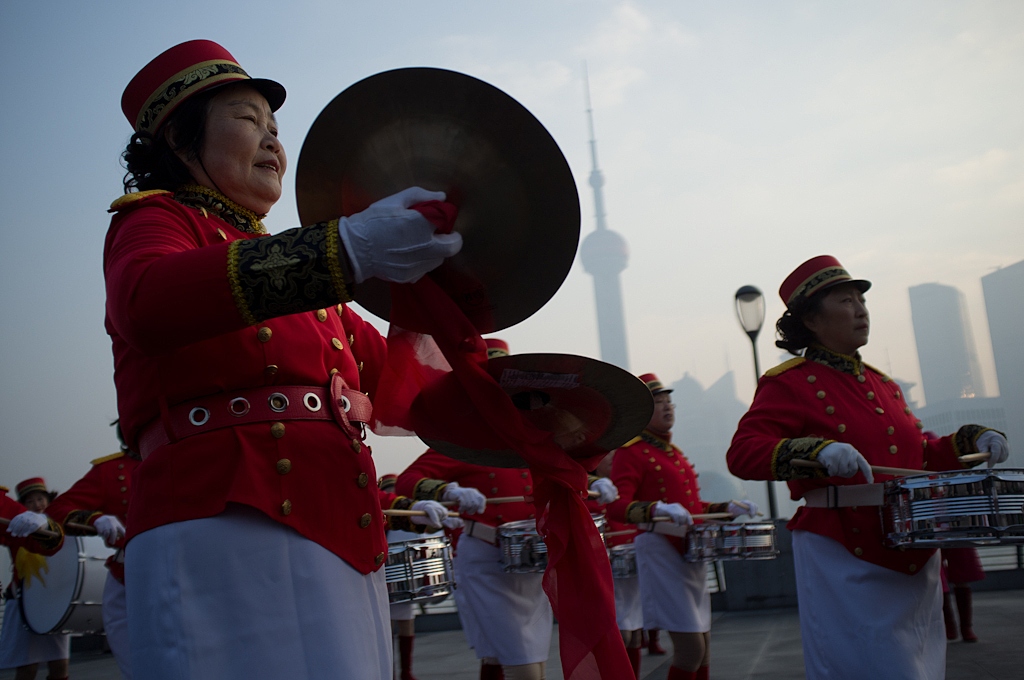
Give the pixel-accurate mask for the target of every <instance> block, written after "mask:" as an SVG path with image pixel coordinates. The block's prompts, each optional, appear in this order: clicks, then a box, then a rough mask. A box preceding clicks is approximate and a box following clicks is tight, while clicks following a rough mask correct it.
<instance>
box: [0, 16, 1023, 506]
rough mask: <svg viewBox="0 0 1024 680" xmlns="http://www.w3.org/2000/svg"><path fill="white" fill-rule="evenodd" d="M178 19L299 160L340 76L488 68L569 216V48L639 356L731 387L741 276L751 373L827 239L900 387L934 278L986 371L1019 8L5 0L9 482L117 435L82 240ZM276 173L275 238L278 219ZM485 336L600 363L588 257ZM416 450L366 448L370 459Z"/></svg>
mask: <svg viewBox="0 0 1024 680" xmlns="http://www.w3.org/2000/svg"><path fill="white" fill-rule="evenodd" d="M194 38H208V39H212V40H216V41H218V42H220V43H222V44H223V45H225V46H226V47H227V48H228V49H229V50H230V51H231V52H232V53H233V54H234V55H235V57H236V58H237V59H238V60H239V61H240V62H241V64H242V66H243V67H244V68H245V69H246V70H247V71H249V73H250V74H254V75H256V76H264V77H268V78H273V79H276V80H278V81H280V82H282V83H283V84H284V85H285V86H286V87H287V88H288V101H287V102H286V104H285V106H284V107H283V108H282V109H281V111H280V112H279V113H278V119H279V122H280V127H281V137H282V140H283V142H284V144H285V147H286V148H287V149H288V151H289V152H290V159H291V166H292V168H293V169H294V168H295V167H296V164H297V162H298V156H299V149H300V148H301V145H302V140H303V139H304V137H305V134H306V131H307V130H308V129H309V127H310V125H311V123H312V122H313V120H314V119H315V117H316V115H317V114H318V113H319V112H320V110H321V109H322V108H323V107H324V106H325V105H326V104H327V102H329V101H330V100H331V99H332V98H333V97H334V96H335V95H337V94H338V93H339V92H340V91H342V90H343V89H345V88H346V87H347V86H348V85H350V84H352V83H353V82H356V81H358V80H360V79H362V78H364V77H366V76H369V75H372V74H373V73H376V72H379V71H382V70H387V69H391V68H398V67H404V66H437V67H443V68H448V69H453V70H457V71H461V72H464V73H468V74H471V75H473V76H476V77H478V78H481V79H484V80H486V81H488V82H490V83H492V84H494V85H496V86H497V87H499V88H501V89H503V90H505V91H506V92H508V93H509V94H510V95H512V96H513V97H515V98H516V99H518V100H519V101H520V102H522V103H523V104H524V105H525V106H526V107H527V108H528V109H530V111H532V112H533V113H534V115H536V116H537V118H539V119H540V121H541V122H542V123H544V125H545V126H547V128H548V130H549V131H550V132H551V134H552V135H553V136H554V138H555V139H556V141H557V142H558V143H559V145H560V146H561V148H562V151H563V153H564V154H565V156H566V157H567V159H568V161H569V164H570V166H571V167H572V169H573V172H574V173H575V176H576V180H577V184H578V185H579V190H580V198H581V203H582V209H583V210H582V212H583V231H584V233H587V232H589V231H590V230H591V229H593V223H594V221H593V207H592V206H593V202H592V195H591V193H590V188H589V186H588V184H587V177H588V174H589V172H590V159H589V153H588V147H587V128H586V118H585V114H584V103H583V85H582V70H583V68H582V64H583V62H584V61H586V62H587V64H588V66H589V71H590V88H591V95H592V100H593V105H594V109H595V113H594V118H595V124H596V129H597V138H598V148H599V157H600V163H601V167H602V169H603V171H604V174H605V178H606V185H605V198H606V206H607V214H608V223H609V226H610V227H611V228H612V229H614V230H616V231H618V232H619V233H620V234H622V235H623V236H624V237H625V238H626V240H627V241H628V243H629V247H630V251H631V258H630V265H629V268H628V269H627V270H626V271H625V273H624V275H623V277H622V285H623V293H624V300H625V306H626V319H627V323H628V326H629V330H628V341H629V350H630V360H631V363H632V369H633V370H634V371H635V372H637V373H642V372H646V371H655V372H657V373H658V374H659V375H660V376H661V377H662V379H663V380H664V381H666V382H672V381H675V380H677V379H678V378H679V377H681V376H682V375H683V373H684V372H689V373H690V374H691V375H693V376H694V377H696V378H697V379H698V380H699V381H701V382H702V383H703V384H705V385H707V384H710V383H711V382H713V381H714V380H716V379H717V378H718V377H720V376H721V375H722V374H723V373H724V372H725V371H726V370H728V369H733V370H735V371H736V374H737V385H738V389H739V391H740V395H739V396H740V398H741V399H744V400H748V399H749V398H750V397H751V395H752V394H753V388H754V377H753V369H752V366H751V357H750V344H749V341H748V340H747V338H746V336H745V335H743V333H742V332H741V331H740V329H739V327H738V325H737V322H736V319H735V316H734V312H733V294H734V292H735V291H736V289H737V288H739V287H740V286H742V285H744V284H753V285H756V286H758V287H760V288H761V289H762V290H764V291H765V293H766V296H767V298H768V322H767V324H766V325H767V326H768V327H769V328H768V329H767V330H766V331H765V333H763V334H762V336H761V339H760V342H759V346H760V352H761V359H762V366H763V367H765V368H767V367H768V366H771V365H773V364H774V363H777V359H778V357H779V351H778V350H776V349H775V348H774V346H773V345H772V342H771V333H770V328H771V324H772V323H773V322H774V320H775V319H776V318H777V317H778V316H779V314H780V313H781V311H782V303H781V302H780V301H779V300H778V297H777V293H776V291H777V289H778V285H779V283H780V282H781V281H782V279H783V278H784V277H785V276H786V274H788V273H789V272H790V271H791V270H792V269H793V268H794V267H795V266H796V265H797V264H799V263H800V262H802V261H803V260H804V259H806V258H808V257H811V256H814V255H818V254H822V253H832V254H834V255H836V256H838V257H839V258H840V259H841V260H842V261H843V262H844V263H845V264H846V266H847V267H848V268H849V269H850V270H851V271H852V273H853V274H854V275H855V276H857V277H861V278H867V279H870V280H872V281H873V282H874V288H873V289H872V290H871V292H870V293H869V294H868V304H869V308H870V309H871V311H872V321H873V328H872V334H871V342H870V344H869V345H868V346H867V347H866V348H865V350H864V355H865V358H866V359H867V360H868V361H869V362H871V363H874V364H876V365H878V366H880V367H882V368H883V369H885V370H891V371H892V373H893V374H894V375H895V376H896V377H898V378H900V379H902V380H909V381H913V382H919V380H920V378H919V372H918V367H917V355H916V352H915V349H914V344H913V330H912V326H911V319H910V308H909V302H908V296H907V287H908V286H911V285H914V284H917V283H923V282H930V281H935V282H939V283H944V284H948V285H953V286H956V287H958V288H960V289H961V290H962V291H963V292H964V293H965V294H966V296H967V300H968V303H969V306H970V314H971V318H972V321H973V322H974V326H975V332H976V338H975V339H976V342H977V344H978V347H979V353H980V355H981V360H982V365H983V367H984V370H985V371H986V380H987V384H988V385H989V390H990V393H993V392H994V387H995V380H994V373H993V370H992V359H991V350H990V347H989V340H988V335H987V331H986V330H985V329H986V317H985V310H984V306H983V299H982V295H981V285H980V281H979V279H980V277H981V276H983V275H985V274H987V273H989V272H990V271H992V270H993V269H994V268H996V267H1000V266H1006V265H1009V264H1012V263H1014V262H1017V261H1019V260H1021V259H1024V230H1022V229H1021V226H1022V215H1024V115H1022V111H1024V106H1022V104H1024V87H1022V86H1021V85H1022V83H1021V78H1022V74H1024V3H1020V2H1017V1H1015V0H1008V1H1004V2H983V1H973V2H969V3H968V2H960V1H941V0H927V1H918V2H910V1H906V2H899V3H893V2H871V1H867V2H865V1H857V2H834V1H830V2H783V1H779V2H770V3H769V2H760V1H751V2H728V3H708V2H689V1H681V0H650V1H646V2H622V1H619V0H607V1H606V0H576V1H559V0H516V1H515V2H479V1H463V2H445V1H443V0H436V1H435V2H430V3H427V2H422V1H417V2H409V1H404V0H390V1H389V2H382V3H371V2H351V1H349V2H338V1H336V0H335V1H327V0H322V1H313V0H308V1H302V0H296V1H291V2H282V1H280V0H279V1H278V2H263V1H260V0H247V1H246V2H231V3H227V2H210V1H209V0H204V1H202V2H181V1H179V2H174V3H171V4H168V3H166V2H161V3H151V2H139V1H135V2H109V1H103V0H90V1H89V2H73V1H70V0H68V1H66V2H53V1H39V2H17V1H15V0H6V1H4V2H2V3H0V63H2V64H3V66H4V71H5V74H6V76H5V78H4V90H3V94H2V102H3V105H2V107H0V141H2V148H3V150H4V156H5V158H4V162H3V164H2V167H3V170H2V182H0V198H2V207H0V229H2V232H0V234H2V244H3V245H2V248H0V282H2V285H3V289H2V290H3V295H2V298H0V311H2V318H3V319H4V333H3V338H4V340H5V342H4V351H3V352H2V353H0V375H2V376H3V383H2V385H3V389H2V390H0V432H2V440H0V441H2V443H0V447H2V448H0V451H2V458H0V483H2V484H6V485H9V486H12V487H13V485H14V484H15V483H17V482H18V481H19V480H20V479H23V478H25V477H27V476H31V475H34V474H44V475H46V476H47V478H48V479H49V480H50V481H51V483H52V484H53V485H54V486H58V487H60V488H66V487H67V486H68V485H69V484H70V483H71V482H72V481H74V480H75V479H76V478H78V477H79V476H80V475H81V474H83V473H84V472H85V470H86V469H87V461H88V460H89V459H91V458H93V457H96V456H99V455H103V454H105V453H109V452H110V451H113V450H115V441H114V438H113V435H112V432H111V431H110V429H109V428H108V427H107V423H108V422H109V421H110V420H112V419H113V418H114V417H116V408H115V401H114V390H113V383H112V380H111V373H112V362H111V355H110V346H109V340H108V338H107V337H106V335H105V333H104V330H103V304H104V291H103V280H102V272H101V253H102V244H103V237H104V234H105V232H106V228H107V225H108V223H109V216H108V215H107V214H106V208H107V206H108V205H109V203H110V202H111V201H112V200H113V199H115V198H116V197H117V196H118V195H119V194H120V193H121V177H122V175H123V170H122V169H121V167H120V165H119V158H118V157H119V153H120V151H121V150H122V149H123V147H124V145H125V142H126V141H127V139H128V136H129V134H130V131H131V130H130V126H129V125H128V123H127V121H126V120H125V119H124V117H123V116H122V114H121V111H120V96H121V91H122V90H123V88H124V86H125V84H127V82H128V81H129V80H130V78H131V77H132V76H133V75H134V74H135V72H136V71H137V70H138V69H139V68H140V67H141V66H143V65H144V64H145V63H146V62H147V61H149V60H150V59H151V58H152V57H154V56H156V54H158V53H159V52H161V51H162V50H164V49H166V48H167V47H170V46H171V45H174V44H176V43H178V42H182V41H184V40H189V39H194ZM293 177H294V173H292V174H290V175H289V177H287V178H286V190H285V195H284V197H283V198H282V200H281V202H280V203H279V204H278V206H277V207H276V208H275V209H274V211H273V212H272V213H271V216H270V218H269V219H268V225H269V227H270V228H271V230H272V231H278V230H281V229H285V228H288V227H291V226H295V225H296V224H297V221H298V217H297V212H296V208H295V201H294V192H293V189H292V181H293ZM1021 323H1022V326H1024V320H1022V321H1021ZM380 327H381V328H385V326H384V325H383V324H381V325H380ZM1022 331H1024V328H1022ZM502 336H503V337H505V338H506V339H508V340H509V341H510V342H511V344H512V349H513V351H515V352H519V353H522V352H545V351H550V352H570V353H575V354H583V355H588V356H594V357H597V356H599V349H598V341H597V332H596V321H595V314H594V311H593V292H592V281H591V279H590V277H589V276H588V275H587V274H586V273H585V272H584V271H583V268H582V266H581V265H580V264H579V263H578V262H577V263H576V264H575V265H574V267H573V269H572V272H571V274H570V275H569V277H568V279H567V280H566V282H565V284H564V286H563V287H562V289H561V290H560V291H559V293H558V294H557V295H556V296H555V298H554V299H553V300H552V301H551V302H550V303H549V304H548V305H547V306H546V307H545V308H544V309H543V310H541V311H540V312H539V313H537V314H536V315H535V316H533V317H532V318H530V319H529V320H527V321H525V322H523V323H521V324H520V325H518V326H516V327H514V328H512V329H509V330H507V331H505V332H504V333H502ZM912 396H914V397H915V398H917V399H920V398H921V395H920V392H919V391H918V392H917V393H916V394H915V393H912ZM422 448H423V447H422V445H421V444H419V443H418V441H414V440H402V441H394V440H381V441H378V442H377V445H376V455H377V457H378V469H379V470H380V471H382V472H384V471H397V470H398V469H400V468H401V467H402V466H404V465H405V464H406V463H407V462H408V461H409V460H411V458H412V456H414V455H415V454H416V453H418V452H419V451H420V450H421V449H422ZM723 455H724V452H723Z"/></svg>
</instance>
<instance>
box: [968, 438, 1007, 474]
mask: <svg viewBox="0 0 1024 680" xmlns="http://www.w3.org/2000/svg"><path fill="white" fill-rule="evenodd" d="M975 443H976V444H977V446H978V451H979V452H988V453H991V454H992V455H991V456H989V459H988V466H989V467H992V466H994V465H998V464H999V463H1003V462H1006V459H1007V458H1009V457H1010V443H1009V442H1007V441H1006V437H1004V436H1003V435H1001V434H999V433H998V432H996V431H995V430H988V431H986V432H982V433H981V436H980V437H978V441H977V442H975Z"/></svg>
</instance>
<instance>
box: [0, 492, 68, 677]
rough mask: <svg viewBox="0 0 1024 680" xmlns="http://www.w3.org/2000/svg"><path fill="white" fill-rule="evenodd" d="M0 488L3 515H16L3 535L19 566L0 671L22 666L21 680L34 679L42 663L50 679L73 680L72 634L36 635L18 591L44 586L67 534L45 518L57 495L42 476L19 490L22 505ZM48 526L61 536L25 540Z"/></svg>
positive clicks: (0, 646) (2, 634) (0, 637)
mask: <svg viewBox="0 0 1024 680" xmlns="http://www.w3.org/2000/svg"><path fill="white" fill-rule="evenodd" d="M0 490H2V492H3V495H2V496H0V505H2V508H0V515H2V516H3V517H4V518H5V519H11V518H12V517H13V519H11V524H10V525H9V527H8V530H7V531H4V532H2V533H0V540H2V542H3V543H4V544H5V545H7V546H8V548H9V549H10V551H11V561H12V563H13V565H14V569H13V579H12V580H13V582H12V583H11V584H10V586H9V590H8V593H7V595H6V598H7V606H6V607H4V622H3V629H2V631H0V668H17V671H15V675H14V677H15V680H33V678H35V677H36V673H37V671H38V669H39V664H41V663H45V664H46V665H47V670H48V671H49V674H48V675H47V678H52V680H62V679H64V678H67V677H68V659H69V657H70V656H71V636H70V635H66V634H65V635H38V634H36V633H33V632H32V631H31V630H29V629H28V628H27V627H26V626H25V622H24V619H23V618H22V615H21V603H20V602H19V601H18V600H17V599H16V597H17V592H18V591H20V590H21V589H22V588H31V587H32V583H33V579H37V580H38V581H40V582H42V581H43V580H44V579H45V578H46V570H47V569H48V567H47V566H46V556H49V555H53V554H54V553H55V552H56V551H57V550H58V549H59V548H60V547H61V545H62V544H63V534H61V532H60V529H59V527H58V526H57V524H56V522H54V521H53V520H51V519H49V518H48V517H46V515H45V514H43V513H45V512H46V510H47V508H48V506H49V505H50V503H51V502H52V501H53V499H54V498H56V496H57V492H56V491H50V490H49V489H47V488H46V480H44V479H43V478H42V477H32V478H30V479H26V480H24V481H22V482H20V483H19V484H18V486H16V487H15V492H16V493H17V495H18V503H20V504H21V505H19V504H18V503H15V502H14V501H12V500H11V499H10V498H8V497H7V495H6V494H7V489H6V488H3V487H0ZM22 506H24V507H22ZM26 509H27V511H26ZM19 518H20V519H19ZM19 525H23V526H19ZM44 528H45V529H50V530H52V531H56V532H57V534H58V536H59V538H56V539H40V540H37V539H35V538H27V539H26V538H24V537H25V536H28V535H29V534H31V533H32V532H34V531H35V530H37V529H44ZM15 536H21V537H23V538H20V539H19V538H15Z"/></svg>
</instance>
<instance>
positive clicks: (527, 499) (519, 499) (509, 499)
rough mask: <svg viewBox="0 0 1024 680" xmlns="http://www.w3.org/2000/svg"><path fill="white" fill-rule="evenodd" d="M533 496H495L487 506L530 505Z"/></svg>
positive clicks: (450, 503) (591, 494)
mask: <svg viewBox="0 0 1024 680" xmlns="http://www.w3.org/2000/svg"><path fill="white" fill-rule="evenodd" d="M587 495H588V496H589V497H590V498H597V497H598V496H600V495H601V494H599V493H598V492H596V491H588V492H587ZM532 502H533V496H495V497H494V498H488V499H487V504H488V505H498V504H499V503H532ZM441 505H446V506H448V507H449V508H450V507H452V506H454V505H458V503H456V502H455V501H444V502H443V503H441Z"/></svg>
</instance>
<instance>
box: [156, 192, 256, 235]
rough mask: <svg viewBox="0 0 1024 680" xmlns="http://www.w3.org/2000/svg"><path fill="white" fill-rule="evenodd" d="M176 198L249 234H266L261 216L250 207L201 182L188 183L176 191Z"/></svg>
mask: <svg viewBox="0 0 1024 680" xmlns="http://www.w3.org/2000/svg"><path fill="white" fill-rule="evenodd" d="M174 200H175V201H177V202H178V203H181V204H182V205H186V206H188V207H190V208H195V209H196V210H200V211H202V212H203V214H204V215H205V214H206V213H208V212H210V213H213V214H214V215H216V216H217V217H219V218H220V219H222V220H224V221H225V222H227V223H228V224H230V225H231V226H232V227H234V228H235V229H238V230H239V231H244V232H245V233H247V234H266V233H267V228H266V227H264V226H263V222H262V220H260V216H259V215H257V214H256V213H255V212H253V211H252V210H249V209H248V208H243V207H242V206H240V205H238V204H237V203H235V202H234V201H232V200H231V199H230V198H228V197H227V196H225V195H224V194H222V193H220V192H219V191H215V190H213V189H210V188H209V187H204V186H200V185H199V184H186V185H185V186H183V187H179V188H178V190H177V191H175V192H174Z"/></svg>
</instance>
